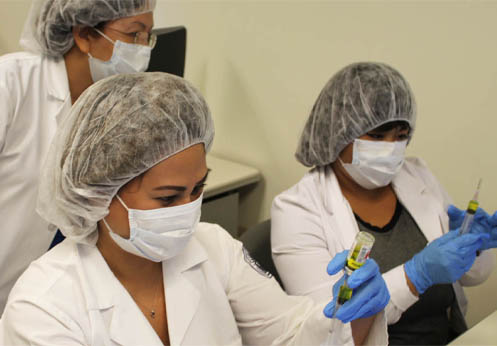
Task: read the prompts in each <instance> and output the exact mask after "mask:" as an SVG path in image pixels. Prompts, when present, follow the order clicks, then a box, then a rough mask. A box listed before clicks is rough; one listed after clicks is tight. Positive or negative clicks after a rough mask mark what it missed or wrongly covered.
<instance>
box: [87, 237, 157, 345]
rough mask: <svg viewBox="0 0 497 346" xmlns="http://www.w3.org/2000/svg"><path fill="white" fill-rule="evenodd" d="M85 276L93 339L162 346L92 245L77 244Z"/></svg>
mask: <svg viewBox="0 0 497 346" xmlns="http://www.w3.org/2000/svg"><path fill="white" fill-rule="evenodd" d="M79 249H80V252H81V257H82V258H84V259H85V260H84V262H85V264H84V266H83V267H84V268H85V273H86V277H87V282H86V283H84V284H85V285H86V289H85V290H91V294H88V295H87V307H88V310H90V312H92V311H95V312H98V313H97V315H96V316H95V317H94V321H93V322H94V323H93V324H94V325H93V328H94V329H93V334H94V335H93V340H106V339H107V340H110V341H112V342H113V343H115V344H118V345H147V346H149V345H150V346H153V345H162V342H161V340H160V338H159V337H158V335H157V334H156V333H155V331H154V329H153V328H152V326H151V325H150V324H149V323H148V321H147V319H146V318H145V316H144V315H143V313H142V312H141V310H140V309H139V308H138V306H137V305H136V303H135V302H134V300H133V298H132V297H131V296H130V295H129V294H128V292H127V291H126V289H125V288H124V287H123V286H122V285H121V283H120V282H119V280H118V279H117V278H116V277H115V276H114V274H113V273H112V271H111V270H110V268H109V267H108V265H107V263H106V262H105V260H104V258H103V257H102V255H101V254H100V252H99V251H98V249H97V248H96V247H95V246H88V245H79Z"/></svg>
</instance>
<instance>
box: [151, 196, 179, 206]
mask: <svg viewBox="0 0 497 346" xmlns="http://www.w3.org/2000/svg"><path fill="white" fill-rule="evenodd" d="M177 198H178V195H173V196H164V197H157V198H156V199H158V200H159V201H161V203H162V204H164V206H166V207H167V206H168V205H170V204H172V203H174V201H175V200H176V199H177Z"/></svg>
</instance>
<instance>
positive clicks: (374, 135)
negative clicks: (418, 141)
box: [367, 133, 409, 140]
mask: <svg viewBox="0 0 497 346" xmlns="http://www.w3.org/2000/svg"><path fill="white" fill-rule="evenodd" d="M367 135H368V136H369V137H371V138H373V139H383V135H382V134H378V133H368V134H367ZM398 138H399V139H401V140H405V139H407V138H409V135H408V134H406V133H405V134H400V135H399V136H398Z"/></svg>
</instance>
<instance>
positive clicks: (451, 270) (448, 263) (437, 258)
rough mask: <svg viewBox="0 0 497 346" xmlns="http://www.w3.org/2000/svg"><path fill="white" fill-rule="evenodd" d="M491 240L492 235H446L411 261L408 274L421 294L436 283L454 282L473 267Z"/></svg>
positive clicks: (406, 267)
mask: <svg viewBox="0 0 497 346" xmlns="http://www.w3.org/2000/svg"><path fill="white" fill-rule="evenodd" d="M488 238H489V236H488V234H471V233H467V234H463V235H459V231H451V232H449V233H446V234H444V235H442V236H441V237H439V238H437V239H435V240H434V241H432V242H431V243H429V244H428V245H427V246H426V247H425V248H424V249H423V250H421V251H420V252H418V253H417V254H416V255H414V257H413V258H411V259H410V260H409V261H407V262H406V263H405V265H404V269H405V272H406V274H407V276H408V278H409V280H410V281H411V282H412V283H413V285H414V286H415V287H416V290H417V291H418V293H419V294H422V293H424V291H426V290H427V289H428V288H429V287H430V286H432V285H435V284H448V283H453V282H455V281H457V280H459V278H460V277H461V276H463V275H464V273H466V272H467V271H468V270H469V269H470V268H471V266H472V265H473V263H474V261H475V258H476V251H477V250H478V249H480V248H481V246H482V243H483V241H484V240H485V239H488Z"/></svg>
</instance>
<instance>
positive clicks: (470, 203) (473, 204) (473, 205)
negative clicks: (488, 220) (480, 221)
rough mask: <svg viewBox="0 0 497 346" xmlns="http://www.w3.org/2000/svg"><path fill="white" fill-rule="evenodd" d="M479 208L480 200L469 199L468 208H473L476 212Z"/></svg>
mask: <svg viewBox="0 0 497 346" xmlns="http://www.w3.org/2000/svg"><path fill="white" fill-rule="evenodd" d="M477 209H478V202H477V201H473V200H471V201H469V205H468V210H471V211H472V212H474V213H475V212H476V210H477Z"/></svg>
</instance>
